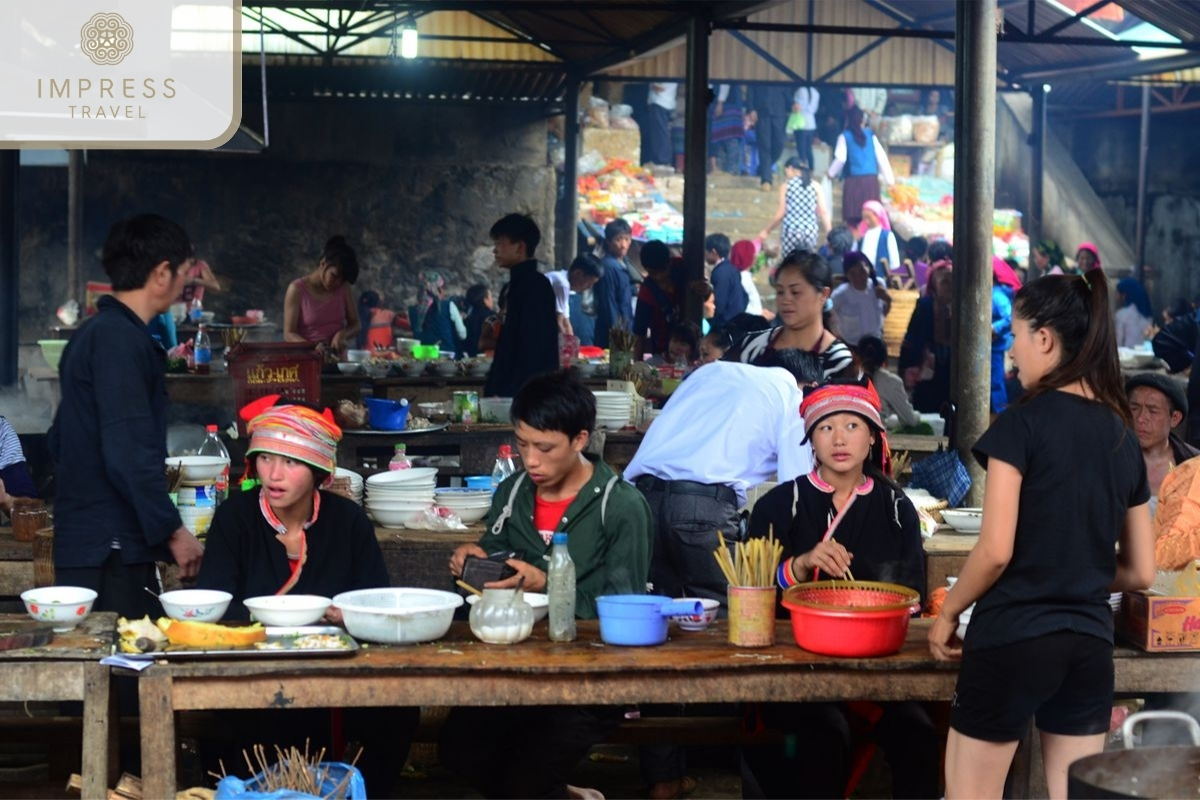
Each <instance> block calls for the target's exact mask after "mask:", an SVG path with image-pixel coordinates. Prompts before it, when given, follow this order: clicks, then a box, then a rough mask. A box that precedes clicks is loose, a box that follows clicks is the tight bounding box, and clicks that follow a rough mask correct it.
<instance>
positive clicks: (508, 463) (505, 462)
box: [492, 444, 517, 491]
mask: <svg viewBox="0 0 1200 800" xmlns="http://www.w3.org/2000/svg"><path fill="white" fill-rule="evenodd" d="M516 471H517V467H516V465H514V464H513V458H512V446H511V445H507V444H502V445H500V452H498V453H497V454H496V465H495V466H494V467H492V491H495V490H496V487H497V486H499V485H500V484H501V483H503V482H504V479H505V478H507V477H508V476H509V475H512V474H513V473H514V472H516Z"/></svg>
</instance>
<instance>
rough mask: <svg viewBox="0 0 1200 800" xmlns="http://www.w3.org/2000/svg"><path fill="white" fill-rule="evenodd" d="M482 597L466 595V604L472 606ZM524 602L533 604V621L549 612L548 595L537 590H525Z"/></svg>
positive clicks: (543, 617) (544, 616) (539, 619)
mask: <svg viewBox="0 0 1200 800" xmlns="http://www.w3.org/2000/svg"><path fill="white" fill-rule="evenodd" d="M481 599H482V598H480V596H479V595H477V594H469V595H467V605H469V606H473V605H475V604H476V603H478V602H479V601H480V600H481ZM525 602H526V603H529V605H531V606H533V621H534V622H535V623H536V622H540V621H541V620H544V619H545V618H546V615H547V614H549V613H550V595H548V594H541V593H539V592H525Z"/></svg>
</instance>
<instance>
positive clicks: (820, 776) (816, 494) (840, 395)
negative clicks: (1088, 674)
mask: <svg viewBox="0 0 1200 800" xmlns="http://www.w3.org/2000/svg"><path fill="white" fill-rule="evenodd" d="M800 415H801V417H803V419H804V431H805V436H806V440H807V441H809V442H811V443H812V447H813V454H814V456H815V461H816V467H815V468H814V469H813V471H812V472H810V473H809V474H807V475H801V476H800V477H798V478H796V479H794V480H791V481H788V482H786V483H781V484H780V485H778V486H776V487H775V488H774V489H772V490H771V491H769V492H767V493H766V494H765V495H763V497H762V498H761V499H759V501H758V502H757V503H756V504H755V505H754V511H753V513H752V514H751V517H750V535H751V536H754V537H763V538H765V537H766V536H767V535H768V534H769V533H770V532H771V531H774V535H775V537H776V538H777V539H778V540H779V541H780V542H781V543H782V544H783V548H784V550H783V555H784V558H783V561H782V562H781V563H780V566H779V574H778V576H777V577H778V582H779V586H780V587H781V588H783V589H787V588H788V587H789V586H792V585H794V584H796V583H799V582H801V581H815V580H827V579H830V578H834V579H837V578H845V577H846V575H847V572H848V571H850V570H851V568H852V569H853V574H854V578H855V579H856V580H863V581H886V582H889V583H897V584H900V585H903V586H907V587H909V588H911V589H914V590H915V591H917V592H918V593H920V594H922V595H923V594H924V593H925V560H924V559H925V557H924V550H923V547H922V544H921V525H920V522H919V520H918V517H917V510H916V509H915V508H914V507H913V504H912V502H911V501H910V500H909V499H908V498H907V497H906V496H905V494H904V492H902V491H901V490H900V488H899V487H898V486H896V484H895V483H894V482H893V481H892V479H891V478H890V477H888V474H887V470H888V469H889V468H890V464H889V463H888V448H887V440H886V438H885V436H884V431H883V420H882V418H881V417H880V405H879V398H878V396H877V395H876V394H875V392H874V391H873V390H872V389H871V388H870V387H869V386H861V385H858V384H857V383H853V384H837V383H834V384H828V385H825V386H821V387H818V388H816V389H813V390H812V391H810V392H808V393H807V395H806V396H805V398H804V402H803V403H802V404H801V405H800ZM835 528H836V531H837V538H836V539H835V538H834V535H833V534H834V529H835ZM783 614H784V612H782V610H780V616H783ZM859 705H860V704H853V705H849V704H844V703H789V704H775V705H768V706H764V707H763V709H762V713H763V717H764V722H765V723H766V724H767V725H769V726H776V725H778V726H780V727H781V728H782V729H783V730H784V731H785V733H786V734H787V735H788V738H787V741H790V745H782V744H770V745H753V746H749V747H746V748H744V749H743V758H744V759H745V764H746V766H747V767H748V768H749V771H750V772H752V773H753V775H754V777H755V779H756V780H757V782H758V784H759V788H761V789H762V794H761V795H759V796H762V797H844V796H845V794H844V790H845V787H846V783H847V780H848V778H849V774H850V755H851V745H852V735H851V728H852V727H853V726H854V725H853V721H854V720H855V719H857V718H860V717H862V716H863V713H862V712H863V711H866V710H867V709H859V708H855V706H859ZM866 705H868V707H869V714H868V715H867V717H866V718H867V719H868V720H869V719H871V718H876V717H877V721H876V722H875V724H874V727H873V729H872V732H871V735H872V738H873V739H874V740H875V741H877V742H878V743H879V745H880V746H881V747H882V749H883V751H884V754H885V755H886V756H887V760H888V764H889V765H890V766H891V768H892V797H938V796H939V795H940V792H939V790H938V762H939V742H938V735H937V731H936V729H935V727H934V725H933V722H932V720H931V719H930V718H929V715H928V713H927V712H926V711H925V709H924V708H923V707H922V706H920V705H919V704H917V703H913V702H901V703H882V704H879V705H878V706H875V705H874V704H866ZM800 774H802V775H803V776H804V777H803V779H802V780H797V777H796V776H797V775H800Z"/></svg>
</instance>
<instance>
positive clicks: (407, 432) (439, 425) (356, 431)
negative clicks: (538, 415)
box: [342, 422, 511, 436]
mask: <svg viewBox="0 0 1200 800" xmlns="http://www.w3.org/2000/svg"><path fill="white" fill-rule="evenodd" d="M449 427H450V423H449V422H435V423H433V424H432V425H430V426H429V427H428V428H405V429H404V430H402V431H377V430H374V429H373V428H346V429H345V430H343V431H342V435H343V436H416V435H417V434H421V433H433V432H434V431H444V430H446V428H449ZM509 427H511V426H509Z"/></svg>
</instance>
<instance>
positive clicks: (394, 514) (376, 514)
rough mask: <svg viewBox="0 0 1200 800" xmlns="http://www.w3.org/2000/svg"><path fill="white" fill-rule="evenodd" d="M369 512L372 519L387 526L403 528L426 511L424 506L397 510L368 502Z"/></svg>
mask: <svg viewBox="0 0 1200 800" xmlns="http://www.w3.org/2000/svg"><path fill="white" fill-rule="evenodd" d="M367 513H368V514H369V515H370V516H371V518H372V519H374V520H375V521H376V522H377V523H379V524H380V525H382V526H383V527H385V528H403V527H404V526H405V525H407V524H408V523H409V522H411V521H413V520H415V518H416V517H418V516H420V515H421V514H422V513H424V508H419V509H416V510H414V511H396V510H392V509H384V508H375V507H374V506H372V505H371V504H370V503H367Z"/></svg>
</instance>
